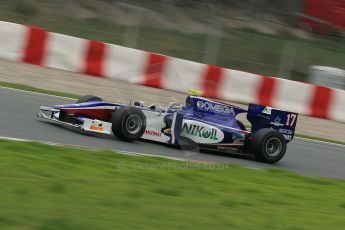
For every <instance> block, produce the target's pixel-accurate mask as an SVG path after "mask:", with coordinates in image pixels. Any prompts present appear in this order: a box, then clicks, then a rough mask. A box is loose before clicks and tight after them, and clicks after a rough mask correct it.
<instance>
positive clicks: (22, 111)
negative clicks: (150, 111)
mask: <svg viewBox="0 0 345 230" xmlns="http://www.w3.org/2000/svg"><path fill="white" fill-rule="evenodd" d="M71 101H72V100H71V99H67V98H60V97H54V96H49V95H43V94H35V93H30V92H24V91H19V90H12V89H6V88H0V105H1V109H0V136H4V137H12V138H21V139H29V140H35V141H45V142H54V143H59V144H66V145H77V146H85V147H90V148H95V149H107V150H120V151H129V152H138V153H146V154H152V155H161V156H169V157H178V158H182V159H191V160H198V161H211V162H222V163H232V164H237V165H243V166H247V167H254V168H282V169H286V170H290V171H294V172H298V173H301V174H304V175H309V176H319V177H327V178H338V179H345V147H344V146H341V145H334V144H328V143H323V142H314V141H309V140H302V139H295V140H294V141H292V142H291V143H290V144H289V145H288V150H287V153H286V155H285V157H284V158H283V160H281V161H280V162H278V163H277V164H275V165H269V164H264V163H260V162H256V161H253V160H251V159H247V158H243V157H229V156H224V155H217V154H212V153H195V152H194V153H191V152H186V151H181V150H179V149H175V148H171V147H169V146H165V145H157V144H154V143H149V142H142V141H138V142H134V143H126V142H121V141H119V140H117V139H116V138H115V137H104V136H101V137H100V136H90V135H86V134H81V133H79V132H77V131H74V130H70V129H66V128H64V127H61V126H59V125H55V124H51V123H48V122H44V121H41V120H39V119H38V118H36V114H37V111H38V108H39V106H41V105H54V104H64V103H70V102H71ZM297 125H298V124H297ZM278 179H279V178H277V180H278Z"/></svg>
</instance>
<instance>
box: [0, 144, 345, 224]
mask: <svg viewBox="0 0 345 230" xmlns="http://www.w3.org/2000/svg"><path fill="white" fill-rule="evenodd" d="M0 158H1V160H0V167H1V170H0V184H1V189H0V210H1V212H0V226H1V229H4V230H6V229H48V230H49V229H73V230H78V229H83V230H88V229H92V230H93V229H138V228H140V229H211V228H212V229H229V228H232V229H313V230H315V229H343V226H344V224H345V198H344V197H343V196H342V195H341V194H343V191H344V190H345V181H338V180H331V179H318V178H310V177H304V176H300V175H298V174H295V173H291V172H286V171H282V170H275V169H274V170H273V169H271V170H254V169H247V168H242V167H239V166H232V165H206V164H197V163H186V162H181V161H172V160H167V159H162V158H158V157H157V158H155V157H139V156H127V155H121V154H116V153H114V152H111V151H88V150H82V149H73V148H66V147H58V146H50V145H44V144H39V143H31V142H13V141H5V140H0ZM248 220H250V221H248Z"/></svg>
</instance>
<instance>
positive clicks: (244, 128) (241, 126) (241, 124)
mask: <svg viewBox="0 0 345 230" xmlns="http://www.w3.org/2000/svg"><path fill="white" fill-rule="evenodd" d="M236 123H237V124H238V126H239V127H240V129H241V130H247V129H246V126H244V124H243V123H242V122H241V121H239V120H236Z"/></svg>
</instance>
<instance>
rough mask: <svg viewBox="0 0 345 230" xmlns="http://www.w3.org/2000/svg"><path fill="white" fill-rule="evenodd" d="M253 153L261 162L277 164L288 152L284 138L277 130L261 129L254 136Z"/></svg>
mask: <svg viewBox="0 0 345 230" xmlns="http://www.w3.org/2000/svg"><path fill="white" fill-rule="evenodd" d="M251 152H252V153H253V154H254V156H255V158H256V159H257V160H259V161H262V162H267V163H276V162H278V161H280V160H281V159H282V158H283V157H284V155H285V152H286V142H285V139H284V136H283V135H282V134H281V133H279V132H278V131H276V130H272V129H268V128H265V129H261V130H259V131H257V132H256V133H255V134H254V135H253V138H252V142H251Z"/></svg>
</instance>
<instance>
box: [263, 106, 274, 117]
mask: <svg viewBox="0 0 345 230" xmlns="http://www.w3.org/2000/svg"><path fill="white" fill-rule="evenodd" d="M262 113H265V114H268V115H271V113H272V108H271V107H268V106H267V107H265V108H264V110H262Z"/></svg>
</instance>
